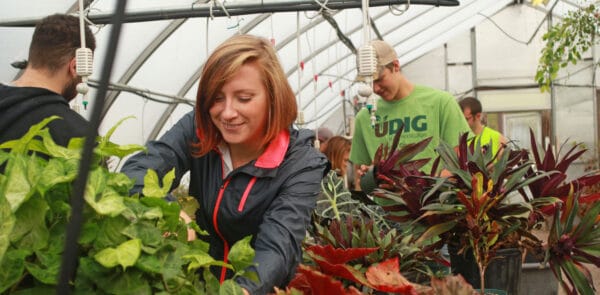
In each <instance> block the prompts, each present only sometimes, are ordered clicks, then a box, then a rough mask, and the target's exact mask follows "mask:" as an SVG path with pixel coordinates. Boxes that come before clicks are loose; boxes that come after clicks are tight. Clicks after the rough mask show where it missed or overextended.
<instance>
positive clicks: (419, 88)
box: [415, 84, 456, 100]
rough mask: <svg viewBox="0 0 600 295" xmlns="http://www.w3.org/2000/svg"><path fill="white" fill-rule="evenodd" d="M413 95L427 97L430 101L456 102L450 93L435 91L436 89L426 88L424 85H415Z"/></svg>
mask: <svg viewBox="0 0 600 295" xmlns="http://www.w3.org/2000/svg"><path fill="white" fill-rule="evenodd" d="M415 93H417V94H420V95H423V96H426V97H429V98H431V99H438V100H448V99H452V100H456V99H455V98H454V96H453V95H452V94H450V92H447V91H445V90H441V89H437V88H433V87H431V86H426V85H420V84H416V85H415Z"/></svg>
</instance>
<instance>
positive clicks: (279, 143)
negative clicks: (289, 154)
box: [254, 129, 290, 168]
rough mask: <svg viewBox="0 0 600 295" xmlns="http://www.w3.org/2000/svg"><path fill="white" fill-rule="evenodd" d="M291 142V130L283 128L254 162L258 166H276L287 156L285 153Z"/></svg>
mask: <svg viewBox="0 0 600 295" xmlns="http://www.w3.org/2000/svg"><path fill="white" fill-rule="evenodd" d="M289 144H290V131H289V130H287V129H284V130H281V132H279V134H277V136H276V137H275V138H274V139H273V140H272V141H271V143H269V145H268V146H267V148H266V149H265V151H264V152H263V153H262V154H261V155H260V156H259V157H258V159H257V160H256V162H255V163H254V166H255V167H258V168H276V167H278V166H279V165H280V164H281V162H283V158H284V157H285V153H286V151H287V149H288V146H289Z"/></svg>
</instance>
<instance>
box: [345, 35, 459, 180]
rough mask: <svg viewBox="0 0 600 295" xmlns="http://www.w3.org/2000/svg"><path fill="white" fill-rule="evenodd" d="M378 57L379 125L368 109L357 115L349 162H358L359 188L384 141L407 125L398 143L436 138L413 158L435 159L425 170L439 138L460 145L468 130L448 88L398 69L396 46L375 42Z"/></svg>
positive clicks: (377, 116)
mask: <svg viewBox="0 0 600 295" xmlns="http://www.w3.org/2000/svg"><path fill="white" fill-rule="evenodd" d="M370 44H371V45H372V46H373V47H374V49H375V52H376V56H377V68H378V73H377V74H376V75H375V77H373V91H374V93H375V94H377V95H378V96H379V97H381V99H378V101H377V103H376V106H377V108H376V112H375V124H374V125H373V124H372V122H371V114H370V112H369V110H368V109H366V108H364V109H362V110H360V111H359V112H358V114H357V115H356V120H355V126H354V135H353V137H352V149H351V151H350V160H351V161H352V163H354V169H355V174H354V175H355V189H357V190H361V189H362V190H363V191H368V190H369V189H365V188H364V187H363V188H361V186H360V178H361V177H362V175H363V174H364V173H365V172H366V171H367V169H368V166H370V165H372V162H373V158H374V156H375V152H376V151H377V148H378V147H379V145H380V144H391V143H392V141H393V138H394V135H395V134H396V132H397V131H398V129H399V128H400V126H404V130H403V132H402V136H401V138H400V146H402V145H406V144H410V143H414V142H417V141H420V140H423V139H425V138H427V137H430V136H431V137H432V141H431V142H430V143H429V145H428V146H427V147H426V148H425V150H423V151H422V152H421V153H419V154H418V155H416V156H415V157H414V159H423V158H429V159H431V160H430V161H429V162H428V164H427V165H425V166H424V167H423V168H422V169H421V170H422V171H423V172H425V173H430V172H431V168H432V164H433V160H434V159H435V158H436V157H437V156H438V155H437V153H436V152H435V148H436V147H437V146H438V145H439V144H440V142H441V141H445V142H447V143H448V144H450V145H451V146H457V145H458V138H459V135H460V134H462V133H464V132H470V128H469V125H468V124H467V122H466V120H465V119H464V116H462V112H461V110H460V107H459V106H458V103H457V102H456V99H455V98H454V97H453V96H452V95H451V94H450V93H448V92H445V91H441V90H438V89H434V88H431V87H427V86H423V85H415V84H413V83H412V82H410V81H409V80H408V79H407V78H406V77H405V76H404V75H403V74H402V71H401V69H400V62H399V61H398V56H397V54H396V51H395V50H394V48H392V47H391V46H390V45H389V44H388V43H386V42H384V41H381V40H374V41H371V42H370Z"/></svg>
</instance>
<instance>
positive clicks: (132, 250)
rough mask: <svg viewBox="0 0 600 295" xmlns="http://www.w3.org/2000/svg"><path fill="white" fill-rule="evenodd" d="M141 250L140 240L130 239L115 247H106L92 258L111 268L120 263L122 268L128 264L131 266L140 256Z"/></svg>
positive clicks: (125, 267)
mask: <svg viewBox="0 0 600 295" xmlns="http://www.w3.org/2000/svg"><path fill="white" fill-rule="evenodd" d="M141 252H142V241H141V240H140V239H132V240H129V241H126V242H124V243H122V244H121V245H119V246H118V247H117V248H116V249H115V248H106V249H104V250H102V251H100V252H98V253H97V254H96V255H94V259H96V261H97V262H98V263H100V264H101V265H102V266H104V267H107V268H112V267H115V266H117V265H121V266H122V267H123V270H125V269H127V267H129V266H133V265H134V264H135V262H136V261H137V259H138V257H140V253H141Z"/></svg>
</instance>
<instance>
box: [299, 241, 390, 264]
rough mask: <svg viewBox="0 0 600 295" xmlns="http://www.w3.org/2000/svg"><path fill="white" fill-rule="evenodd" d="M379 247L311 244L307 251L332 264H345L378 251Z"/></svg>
mask: <svg viewBox="0 0 600 295" xmlns="http://www.w3.org/2000/svg"><path fill="white" fill-rule="evenodd" d="M378 249H379V248H377V247H375V248H348V249H341V248H333V246H331V245H327V246H321V245H314V246H311V247H309V248H308V249H306V251H307V252H308V254H309V255H310V256H311V257H313V256H314V255H311V253H313V254H316V255H318V256H320V257H322V258H323V259H324V260H326V261H327V262H329V263H331V264H344V263H346V262H348V261H351V260H354V259H358V258H361V257H365V256H367V255H369V254H371V253H373V252H375V251H377V250H378ZM313 258H314V257H313Z"/></svg>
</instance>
